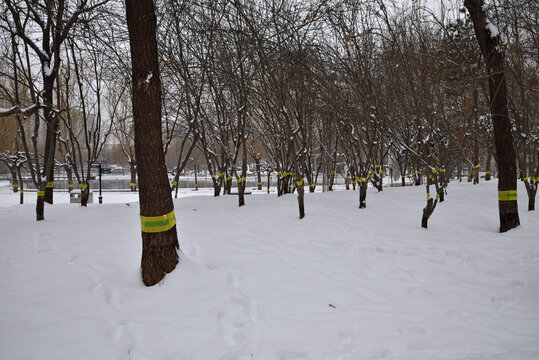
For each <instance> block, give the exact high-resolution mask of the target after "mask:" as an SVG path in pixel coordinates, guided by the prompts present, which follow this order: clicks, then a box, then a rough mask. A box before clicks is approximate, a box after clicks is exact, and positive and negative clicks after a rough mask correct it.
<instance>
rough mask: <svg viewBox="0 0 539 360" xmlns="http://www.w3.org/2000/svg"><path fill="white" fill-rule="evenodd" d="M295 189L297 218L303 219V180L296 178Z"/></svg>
mask: <svg viewBox="0 0 539 360" xmlns="http://www.w3.org/2000/svg"><path fill="white" fill-rule="evenodd" d="M297 178H298V180H297V182H296V185H297V186H296V188H297V190H298V206H299V218H300V219H303V218H304V217H305V188H304V187H303V178H301V177H299V174H298V176H297Z"/></svg>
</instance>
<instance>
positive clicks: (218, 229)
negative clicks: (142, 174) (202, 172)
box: [0, 181, 539, 360]
mask: <svg viewBox="0 0 539 360" xmlns="http://www.w3.org/2000/svg"><path fill="white" fill-rule="evenodd" d="M520 186H521V185H520V184H519V207H520V218H521V223H522V225H521V226H520V227H519V228H517V229H516V230H512V231H510V232H508V233H505V234H499V233H498V232H497V229H498V215H497V194H496V183H495V182H494V181H492V182H489V183H486V182H482V183H481V184H479V185H475V186H474V185H472V184H469V183H463V184H458V183H452V184H450V186H449V188H448V191H449V194H448V196H447V201H445V202H444V203H441V204H439V205H438V208H437V209H436V210H435V212H434V214H433V215H432V217H431V219H430V221H429V230H424V229H421V228H420V227H419V225H420V218H421V209H422V207H423V206H424V205H425V190H424V188H423V187H420V188H419V187H409V188H408V187H407V188H389V189H385V190H384V191H383V192H381V193H376V191H375V190H373V189H369V195H368V198H367V206H368V207H367V209H362V210H360V209H358V208H357V205H358V199H357V197H358V193H357V192H352V191H336V192H332V193H315V194H306V195H307V196H306V211H307V216H306V218H305V219H303V220H298V219H297V203H296V196H295V195H287V196H284V197H281V198H276V196H275V195H273V194H272V195H257V196H255V195H251V196H247V198H246V202H247V205H246V206H245V207H242V208H238V207H237V198H236V197H235V196H226V197H224V196H221V197H218V198H214V197H212V196H205V197H201V196H197V197H193V196H189V197H182V198H180V199H177V200H175V207H176V214H177V218H178V221H179V240H180V246H181V254H180V264H179V266H178V268H177V269H176V270H175V271H174V272H173V273H171V274H169V275H168V276H167V277H166V278H165V280H164V281H163V282H162V283H161V284H160V285H157V286H154V287H151V288H146V287H144V286H143V285H142V283H141V280H140V273H139V262H140V255H141V239H140V224H139V217H138V211H139V210H138V204H137V203H136V202H131V201H135V200H136V195H134V194H130V193H118V194H111V195H114V196H111V197H109V198H107V196H108V195H109V194H105V195H104V196H105V199H108V200H105V204H103V205H97V204H92V205H90V206H89V207H88V208H80V207H79V206H77V205H72V204H67V203H65V202H67V201H61V200H60V195H58V198H57V199H58V200H57V204H55V205H53V206H46V209H45V217H46V220H45V221H42V222H36V221H34V216H35V214H34V211H35V209H34V207H35V205H32V204H27V205H22V206H20V205H12V204H16V203H17V199H18V198H17V195H12V194H10V193H9V191H8V189H7V187H6V186H5V184H4V187H3V188H2V189H3V190H1V191H0V193H1V195H0V229H1V230H0V271H1V274H2V276H1V277H0V292H1V296H0V358H1V359H10V360H11V359H24V360H29V359H69V360H73V359H92V360H95V359H138V360H140V359H204V360H206V359H208V360H213V359H222V360H233V359H287V360H292V359H335V360H336V359H351V360H355V359H359V360H370V359H373V360H374V359H398V360H404V359H406V360H408V359H409V360H438V359H442V360H444V359H448V360H449V359H451V360H456V359H459V360H465V359H466V360H467V359H470V360H472V359H473V360H476V359H477V360H479V359H481V360H487V359H488V360H516V359H529V360H536V359H539V235H538V234H539V214H538V212H537V211H535V212H528V211H527V198H526V194H525V190H524V188H523V187H520ZM28 195H30V194H28ZM32 195H33V196H27V198H28V199H29V201H30V197H35V194H32ZM66 196H67V195H66ZM113 198H114V199H115V200H114V201H112V199H113ZM61 202H64V203H61ZM110 202H116V203H115V204H112V203H110ZM10 205H11V206H10Z"/></svg>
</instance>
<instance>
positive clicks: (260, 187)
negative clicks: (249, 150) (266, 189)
mask: <svg viewBox="0 0 539 360" xmlns="http://www.w3.org/2000/svg"><path fill="white" fill-rule="evenodd" d="M256 179H257V183H256V186H257V189H258V190H262V174H261V173H260V158H258V157H257V158H256Z"/></svg>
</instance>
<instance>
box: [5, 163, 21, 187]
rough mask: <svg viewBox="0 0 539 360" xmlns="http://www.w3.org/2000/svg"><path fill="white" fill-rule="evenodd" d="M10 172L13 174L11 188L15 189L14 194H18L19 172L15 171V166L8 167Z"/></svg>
mask: <svg viewBox="0 0 539 360" xmlns="http://www.w3.org/2000/svg"><path fill="white" fill-rule="evenodd" d="M8 169H9V172H10V173H11V186H12V189H13V192H14V193H16V192H17V191H19V184H18V182H19V181H18V179H17V170H15V166H11V165H8Z"/></svg>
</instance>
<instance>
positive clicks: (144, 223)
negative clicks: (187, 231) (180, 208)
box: [140, 210, 176, 233]
mask: <svg viewBox="0 0 539 360" xmlns="http://www.w3.org/2000/svg"><path fill="white" fill-rule="evenodd" d="M174 225H176V216H174V210H172V211H171V212H169V213H168V214H166V215H161V216H142V215H140V226H141V229H142V232H145V233H159V232H165V231H167V230H170V229H172V227H173V226H174Z"/></svg>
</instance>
